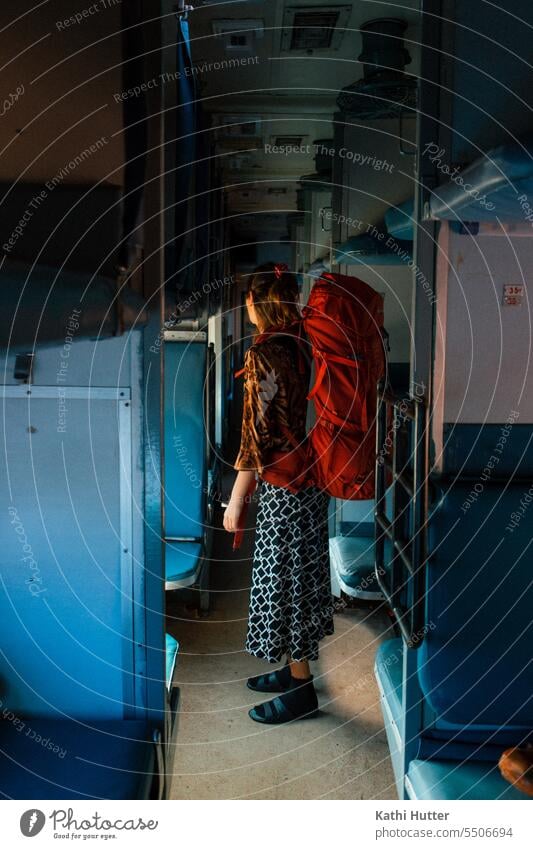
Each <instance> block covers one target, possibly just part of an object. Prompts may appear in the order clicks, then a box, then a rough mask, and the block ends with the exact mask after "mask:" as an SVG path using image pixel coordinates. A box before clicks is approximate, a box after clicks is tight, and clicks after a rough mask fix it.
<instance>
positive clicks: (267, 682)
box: [246, 663, 291, 693]
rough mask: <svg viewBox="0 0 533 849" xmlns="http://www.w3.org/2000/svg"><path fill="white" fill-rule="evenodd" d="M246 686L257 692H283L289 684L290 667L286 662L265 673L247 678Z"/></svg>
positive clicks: (288, 687)
mask: <svg viewBox="0 0 533 849" xmlns="http://www.w3.org/2000/svg"><path fill="white" fill-rule="evenodd" d="M246 686H247V687H249V688H250V690H256V691H257V692H259V693H284V692H285V691H286V690H289V689H290V686H291V668H290V666H289V664H288V663H286V664H285V666H282V668H281V669H275V670H274V672H269V673H268V674H267V675H256V676H255V677H254V678H248V681H247V683H246Z"/></svg>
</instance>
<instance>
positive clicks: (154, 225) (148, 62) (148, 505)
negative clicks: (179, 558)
mask: <svg viewBox="0 0 533 849" xmlns="http://www.w3.org/2000/svg"><path fill="white" fill-rule="evenodd" d="M142 18H143V25H142V26H143V35H144V45H145V47H144V49H145V73H146V79H147V80H150V79H154V78H155V79H158V78H159V76H160V73H161V4H160V2H159V0H142ZM161 92H162V87H161V86H153V87H151V88H149V89H148V90H147V92H146V95H147V115H148V118H147V131H148V154H147V162H146V176H145V188H144V228H143V230H144V255H145V263H144V296H145V298H146V300H147V303H148V306H149V308H150V313H151V317H150V321H149V323H148V324H147V325H146V327H145V330H144V398H145V410H144V475H145V489H144V499H145V500H144V518H145V546H144V556H145V610H146V646H147V667H146V675H147V682H146V704H147V711H148V718H149V719H150V720H151V721H153V722H158V723H159V722H161V723H163V722H164V716H165V651H164V647H165V576H164V559H163V542H162V540H163V524H162V473H163V439H162V416H163V368H164V355H163V344H162V339H161V336H160V334H161V332H162V327H163V321H164V308H165V304H164V290H163V281H164V263H163V248H162V245H163V243H164V226H163V212H162V210H163V209H164V205H165V204H164V182H163V178H162V174H163V171H164V168H163V149H164V148H163V139H164V136H163V118H162V95H161Z"/></svg>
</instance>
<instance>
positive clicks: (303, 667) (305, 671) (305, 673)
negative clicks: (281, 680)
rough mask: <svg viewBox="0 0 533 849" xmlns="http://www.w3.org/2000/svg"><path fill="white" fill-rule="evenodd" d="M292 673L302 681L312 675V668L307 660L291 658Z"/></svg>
mask: <svg viewBox="0 0 533 849" xmlns="http://www.w3.org/2000/svg"><path fill="white" fill-rule="evenodd" d="M289 665H290V667H291V675H292V677H293V678H297V679H298V680H300V681H307V680H308V679H309V678H310V677H311V670H310V668H309V663H308V661H307V660H290V659H289Z"/></svg>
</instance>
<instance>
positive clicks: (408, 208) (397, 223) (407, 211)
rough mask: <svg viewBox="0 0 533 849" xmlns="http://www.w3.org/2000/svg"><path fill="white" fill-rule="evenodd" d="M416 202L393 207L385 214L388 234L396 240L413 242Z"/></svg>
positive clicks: (409, 201) (411, 200)
mask: <svg viewBox="0 0 533 849" xmlns="http://www.w3.org/2000/svg"><path fill="white" fill-rule="evenodd" d="M414 208H415V204H414V200H413V198H409V200H406V201H404V202H403V203H400V204H398V206H391V207H390V208H389V209H388V210H387V212H386V213H385V216H384V219H385V227H386V228H387V233H389V234H390V235H391V236H394V238H395V239H402V240H405V241H412V240H413V238H414Z"/></svg>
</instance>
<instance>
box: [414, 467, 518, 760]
mask: <svg viewBox="0 0 533 849" xmlns="http://www.w3.org/2000/svg"><path fill="white" fill-rule="evenodd" d="M526 489H527V487H526V486H525V485H524V484H518V483H513V484H509V485H508V486H507V487H506V488H505V489H502V488H500V487H499V486H496V485H492V486H491V485H490V484H487V485H485V488H484V489H483V490H482V491H481V492H480V493H479V494H478V493H476V492H475V491H474V490H473V484H472V483H471V482H467V481H462V482H461V483H460V484H458V483H454V484H453V486H452V485H447V486H446V487H442V488H441V487H436V491H435V498H434V500H433V508H432V509H431V510H430V515H429V522H428V542H429V560H428V565H427V585H426V622H427V623H428V624H429V623H433V625H434V627H433V628H432V629H431V630H429V631H428V632H427V634H426V636H425V638H424V641H423V644H422V646H421V647H420V649H419V650H418V651H417V664H418V679H419V683H420V686H421V689H422V692H423V694H424V697H425V700H426V702H427V704H428V705H429V707H430V708H431V710H432V712H433V717H432V720H431V724H430V727H429V728H428V730H427V732H426V733H431V734H432V735H434V736H436V737H439V738H442V737H443V736H452V735H453V736H454V737H455V738H456V739H459V738H461V737H464V738H465V739H468V738H469V739H471V740H478V741H480V742H482V741H483V740H490V742H491V743H492V744H500V743H501V744H502V745H504V744H509V743H512V742H516V743H519V742H521V741H522V740H523V739H524V735H527V734H528V732H529V733H531V731H532V730H533V664H532V658H531V637H532V632H533V621H532V620H531V609H532V606H533V605H532V602H533V598H532V595H533V592H532V588H531V574H530V571H531V570H530V568H529V562H530V557H529V556H528V546H529V545H530V541H531V540H530V535H531V531H530V523H529V522H528V521H527V520H524V521H523V522H522V523H521V524H519V525H518V527H517V528H516V529H514V531H513V532H512V533H511V532H509V531H508V530H507V529H506V525H507V524H508V522H509V519H510V516H511V514H512V513H513V512H514V511H515V510H516V509H517V506H519V504H520V499H521V498H522V497H523V495H524V492H525V491H526ZM472 493H474V495H472ZM463 511H465V512H467V513H468V522H467V521H463V522H461V521H460V519H461V516H464V515H465V512H463ZM473 528H477V529H478V530H477V531H474V532H473V531H472V529H473Z"/></svg>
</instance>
